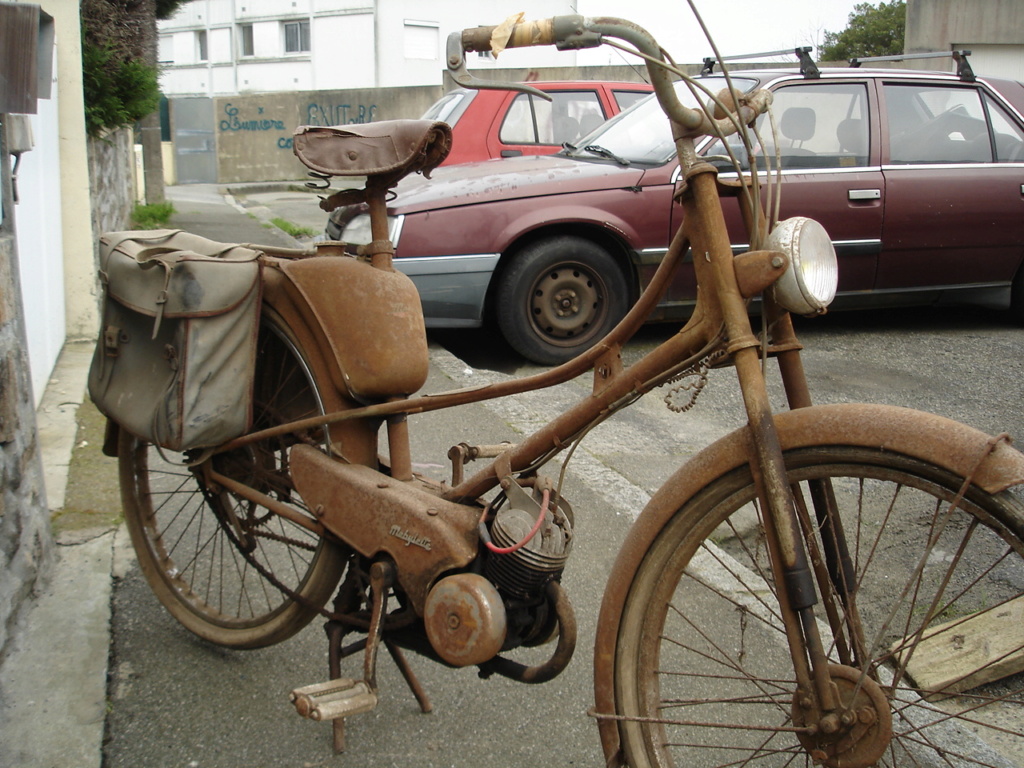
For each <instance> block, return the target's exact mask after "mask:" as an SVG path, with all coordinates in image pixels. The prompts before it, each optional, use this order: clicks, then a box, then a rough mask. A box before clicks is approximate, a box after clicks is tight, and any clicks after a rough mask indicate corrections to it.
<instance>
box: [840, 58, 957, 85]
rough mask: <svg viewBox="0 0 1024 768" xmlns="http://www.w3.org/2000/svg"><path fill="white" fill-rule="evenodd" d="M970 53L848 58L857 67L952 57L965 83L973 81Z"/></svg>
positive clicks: (852, 65) (851, 64)
mask: <svg viewBox="0 0 1024 768" xmlns="http://www.w3.org/2000/svg"><path fill="white" fill-rule="evenodd" d="M970 55H971V52H970V51H969V50H961V51H935V52H932V53H901V54H895V55H893V56H865V57H862V58H855V59H850V66H851V67H859V66H860V65H861V64H864V63H870V62H875V61H905V60H907V59H948V58H952V59H953V61H955V62H956V74H957V77H959V78H960V79H961V80H963V81H964V82H965V83H973V82H974V81H975V79H976V78H975V76H974V70H973V69H971V64H970V62H969V61H967V57H968V56H970Z"/></svg>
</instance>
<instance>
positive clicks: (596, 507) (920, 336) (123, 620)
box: [104, 308, 1024, 768]
mask: <svg viewBox="0 0 1024 768" xmlns="http://www.w3.org/2000/svg"><path fill="white" fill-rule="evenodd" d="M798 330H799V332H800V335H801V338H802V340H803V342H804V343H805V345H806V347H807V350H806V352H805V365H806V367H807V370H808V373H809V377H810V381H811V387H812V392H813V394H814V397H815V400H816V401H817V402H821V403H826V402H857V401H873V402H881V403H889V404H893V405H903V406H910V407H915V408H920V409H923V410H926V411H932V412H935V413H941V414H944V415H947V416H951V417H953V418H956V419H958V420H960V421H964V422H966V423H968V424H971V425H973V426H976V427H978V428H980V429H983V430H985V431H988V432H990V433H999V432H1004V431H1006V432H1009V433H1010V434H1011V435H1024V409H1022V402H1024V397H1022V394H1024V329H1020V328H1016V327H1013V326H1010V325H1007V324H1006V323H1005V322H1004V320H1003V318H1002V317H1001V316H1000V315H998V314H997V313H992V312H987V311H983V310H973V309H972V310H964V309H952V308H947V309H928V310H906V311H898V312H896V311H890V312H878V313H870V314H868V313H857V314H842V313H837V314H835V315H830V316H827V317H825V318H819V319H816V320H813V321H806V322H803V321H801V322H800V324H799V328H798ZM670 332H671V329H670V328H668V327H665V326H653V327H650V328H647V329H645V330H644V331H643V332H642V333H641V335H640V338H638V339H637V340H635V341H634V343H633V344H631V345H630V347H629V348H628V349H627V350H626V358H627V362H628V361H629V360H631V359H633V358H635V357H637V356H639V355H641V354H642V353H643V352H644V351H645V350H646V349H647V348H649V347H651V346H653V345H654V344H656V343H657V342H658V341H659V340H660V339H662V338H664V336H665V335H666V334H667V333H670ZM432 342H433V343H432V347H431V358H432V371H431V378H430V380H429V381H428V383H427V386H426V387H425V390H426V391H441V390H445V389H453V388H457V387H463V386H467V385H472V384H478V383H482V382H484V381H491V380H498V379H501V378H504V377H506V376H510V375H522V374H526V373H530V372H532V371H534V370H537V369H536V368H534V367H532V366H529V365H525V364H523V363H522V362H521V361H520V360H518V359H517V358H516V357H515V355H514V354H513V353H512V352H510V351H509V350H508V349H506V348H505V347H504V345H503V344H502V343H501V341H500V339H498V338H497V336H496V334H494V333H492V332H489V331H486V330H484V331H477V332H465V331H463V332H459V333H445V334H440V333H439V334H433V337H432ZM733 379H734V377H733V376H732V374H731V372H730V371H728V370H724V371H716V372H713V373H712V376H711V381H710V383H709V385H708V387H707V388H706V389H705V391H704V393H703V394H702V395H701V398H700V400H699V401H698V404H697V407H696V408H694V409H693V410H692V411H690V412H688V413H686V414H683V415H679V414H675V413H672V412H670V411H669V410H668V409H667V408H666V407H665V405H664V403H663V402H662V400H661V397H662V395H663V394H664V393H663V392H661V391H656V392H654V393H652V394H650V395H648V396H647V397H645V398H644V399H643V400H642V401H641V402H640V403H638V404H637V405H636V406H634V407H633V408H631V409H629V410H628V411H627V412H625V413H622V414H619V415H617V416H616V417H615V418H614V419H612V420H610V421H609V422H607V423H605V424H602V425H601V426H600V427H599V428H597V429H596V430H594V431H593V432H592V433H591V434H590V435H589V436H588V437H587V439H586V440H585V441H584V443H583V446H582V448H581V450H579V451H577V452H576V454H575V455H574V458H573V461H572V463H571V465H570V471H569V473H568V479H567V486H566V497H567V498H568V499H569V500H570V501H571V502H572V504H573V507H574V509H575V513H576V520H577V540H576V548H575V549H574V552H573V555H572V558H571V559H570V561H569V564H568V567H567V570H566V574H565V577H564V581H563V583H564V585H565V587H566V589H567V591H568V593H569V595H570V596H571V598H572V600H573V603H574V605H575V607H576V612H577V616H578V619H579V625H580V638H579V645H578V650H577V653H576V658H575V659H574V660H573V662H572V664H570V667H569V669H568V670H567V671H566V672H565V673H564V674H563V675H562V676H561V677H559V678H557V679H556V680H554V681H553V682H550V683H547V684H545V685H542V686H524V685H521V684H517V683H512V682H510V681H506V680H503V679H500V678H497V677H495V678H492V679H490V680H486V681H484V680H480V679H478V678H477V676H476V674H475V672H474V671H473V670H469V669H466V670H460V671H452V670H448V669H445V668H442V667H439V666H437V665H434V664H433V663H431V662H429V661H425V660H423V659H420V658H418V657H415V656H412V657H411V661H412V663H413V666H414V669H415V670H416V672H417V674H418V675H419V676H420V678H421V680H422V682H423V684H424V687H425V688H426V690H427V692H428V693H429V694H430V695H431V697H432V699H433V704H434V711H433V713H432V714H429V715H423V714H420V713H419V711H418V709H417V706H416V703H415V701H414V699H413V697H412V696H411V694H410V693H409V692H408V690H407V689H406V688H405V685H404V683H403V682H402V681H401V679H400V677H399V676H398V674H397V672H396V671H395V668H394V666H393V665H392V664H391V663H390V660H389V659H388V658H387V656H386V655H382V657H381V669H380V676H381V691H382V698H381V703H380V704H379V706H378V707H377V709H376V710H375V711H373V712H371V713H367V714H364V715H359V716H356V717H354V718H352V719H351V720H350V721H349V725H348V746H349V751H348V752H347V753H345V754H344V755H342V756H334V755H333V754H332V752H331V749H330V728H329V726H327V725H324V724H318V723H313V722H310V721H306V720H303V719H301V718H299V717H298V716H297V715H296V714H295V712H294V709H293V708H292V707H291V705H290V704H289V703H288V698H287V695H288V691H290V690H291V689H292V688H294V687H297V686H300V685H304V684H308V683H313V682H320V681H322V680H325V679H326V677H327V674H326V673H327V660H326V651H327V646H326V641H325V639H324V636H323V632H322V630H321V628H320V626H319V622H317V621H314V622H313V624H311V625H310V626H309V627H308V628H307V629H306V630H305V631H303V632H302V633H300V634H299V635H298V636H296V637H295V638H293V639H291V640H289V641H287V642H285V643H283V644H281V645H278V646H275V647H272V648H267V649H262V650H258V651H249V652H232V651H226V650H223V649H220V648H217V647H214V646H211V645H209V644H206V643H204V642H201V641H199V640H197V639H195V638H194V637H192V636H191V635H190V634H189V633H188V632H187V631H185V630H184V629H182V628H181V627H180V626H178V625H177V624H176V623H175V621H174V620H173V619H172V618H171V617H170V616H169V615H168V614H167V613H166V612H165V611H163V609H162V608H161V607H160V605H159V604H158V603H157V601H156V599H155V598H154V597H153V596H152V594H151V593H150V591H149V589H148V587H147V586H146V584H145V582H144V580H143V579H142V577H141V575H140V573H139V571H138V569H137V568H133V569H130V570H129V571H128V572H127V574H126V575H125V576H124V577H123V578H121V579H119V580H118V581H117V583H116V585H115V593H114V619H113V645H112V649H111V667H110V698H109V714H108V720H107V740H106V744H105V755H104V758H105V759H104V766H106V768H127V767H128V766H143V765H144V766H149V767H152V768H160V767H162V766H168V767H171V766H175V767H181V768H186V767H187V768H242V767H245V768H249V767H256V766H275V767H276V766H296V767H298V768H307V767H312V766H345V767H346V768H364V767H365V768H371V767H372V768H386V767H387V766H396V767H401V768H412V767H413V766H415V767H416V768H434V767H437V768H440V767H441V766H448V767H452V768H470V767H473V768H475V767H476V766H481V765H493V766H496V767H497V768H506V767H507V768H518V767H520V766H584V765H586V766H599V765H602V764H603V761H602V758H601V755H600V749H599V746H598V742H597V733H596V728H595V726H594V723H593V721H592V720H590V719H589V718H588V717H587V716H586V710H587V709H588V708H589V707H590V706H591V703H592V696H591V683H590V652H591V645H592V641H593V634H594V625H595V621H596V615H597V606H598V604H599V601H600V597H601V593H602V591H603V588H604V584H605V581H606V579H607V574H608V571H609V568H610V565H611V562H612V559H613V558H614V556H615V553H616V551H617V548H618V545H619V542H621V540H622V538H623V536H624V535H625V532H626V530H627V528H628V526H629V524H630V523H631V521H632V519H633V516H634V515H636V514H637V513H638V512H639V510H640V509H641V508H642V507H643V505H644V503H645V502H646V499H647V498H648V496H649V494H650V493H652V492H653V491H654V490H655V489H656V488H657V487H659V485H660V484H661V482H662V481H663V479H664V478H665V477H667V476H668V474H670V473H671V472H672V471H673V470H674V469H675V468H676V467H678V466H679V465H680V464H681V463H682V462H683V461H685V460H686V459H687V458H688V457H690V456H692V455H693V454H695V453H696V452H697V451H699V450H700V448H701V447H703V446H704V445H706V444H708V443H709V442H710V441H711V440H713V439H715V438H717V437H719V436H721V435H722V434H724V433H726V432H728V431H731V430H732V429H734V428H736V427H737V426H738V425H740V424H741V423H742V420H743V418H742V412H741V405H740V400H739V395H738V391H737V388H736V385H735V382H734V380H733ZM588 390H589V381H588V380H587V379H586V377H583V379H581V380H579V381H575V382H569V383H567V384H564V385H562V386H561V387H558V388H556V389H554V390H550V391H546V392H542V393H531V394H527V395H521V396H517V397H515V398H510V399H508V400H506V401H498V402H492V403H486V404H480V405H474V406H467V407H464V408H462V409H459V410H457V411H456V412H454V413H444V414H429V415H421V416H417V417H414V418H412V419H411V420H410V421H411V425H410V429H411V432H412V435H413V449H414V454H413V455H414V461H415V462H416V463H417V469H418V470H420V471H423V472H425V473H428V474H431V475H434V476H436V477H446V476H447V460H446V458H445V457H446V453H447V449H448V447H449V446H451V445H454V444H457V443H459V442H461V441H464V440H465V441H468V442H475V443H496V442H500V441H501V440H505V439H510V440H515V439H517V435H519V434H522V433H524V432H528V431H529V430H530V429H531V428H534V427H535V426H537V425H538V424H540V423H543V422H544V421H545V420H547V419H549V418H551V417H552V416H553V415H555V414H556V413H559V412H560V411H561V410H562V409H563V408H564V407H565V406H566V405H567V404H568V403H570V402H573V401H575V400H576V399H579V398H580V397H585V396H586V394H587V392H588ZM773 392H775V393H776V394H775V397H776V398H778V399H780V398H779V395H778V387H777V386H776V385H774V384H773ZM360 663H361V662H360V661H359V660H358V659H352V660H349V661H348V664H349V665H352V666H351V668H350V667H345V668H344V670H345V671H348V672H350V673H351V674H353V675H357V674H358V673H357V671H356V670H357V669H358V668H359V664H360ZM343 673H344V672H343Z"/></svg>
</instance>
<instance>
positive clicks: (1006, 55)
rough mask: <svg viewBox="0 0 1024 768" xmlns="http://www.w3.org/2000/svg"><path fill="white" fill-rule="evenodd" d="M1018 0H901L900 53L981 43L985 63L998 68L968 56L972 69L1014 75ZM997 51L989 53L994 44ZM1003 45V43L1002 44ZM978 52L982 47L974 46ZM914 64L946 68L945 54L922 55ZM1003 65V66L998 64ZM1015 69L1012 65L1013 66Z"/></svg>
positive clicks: (1023, 26)
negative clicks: (904, 20) (904, 12)
mask: <svg viewBox="0 0 1024 768" xmlns="http://www.w3.org/2000/svg"><path fill="white" fill-rule="evenodd" d="M1022 30H1024V3H1022V2H1021V0H982V1H981V2H979V0H907V31H906V38H905V49H904V50H905V52H906V53H924V52H930V51H949V50H952V49H953V48H971V47H972V46H979V47H982V48H986V49H987V48H989V47H992V49H991V50H985V51H984V55H985V63H986V64H990V63H991V64H994V65H995V66H996V67H998V68H1000V69H1003V70H1004V71H992V69H991V66H987V67H985V68H983V67H981V66H979V65H978V63H977V60H976V59H972V64H973V65H974V69H975V72H977V73H978V74H982V73H984V74H989V75H992V76H999V77H1020V75H1019V74H1017V72H1018V71H1019V69H1018V68H1017V67H1016V66H1014V65H1013V64H1009V66H1007V62H1009V61H1011V60H1012V59H1016V60H1017V61H1018V66H1019V61H1020V60H1021V59H1024V40H1022V37H1021V32H1022ZM996 46H998V47H1000V48H1002V49H1003V50H1002V55H993V54H994V53H995V47H996ZM1004 46H1005V48H1004ZM977 53H978V54H981V53H982V51H978V52H977ZM914 67H915V68H931V69H942V70H949V69H950V68H951V67H950V64H949V61H948V60H930V59H922V60H921V61H920V62H918V61H915V62H914ZM1004 68H1005V69H1004ZM1015 70H1016V71H1015Z"/></svg>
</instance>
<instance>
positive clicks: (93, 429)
mask: <svg viewBox="0 0 1024 768" xmlns="http://www.w3.org/2000/svg"><path fill="white" fill-rule="evenodd" d="M253 192H254V194H256V193H259V194H261V196H262V197H263V198H264V200H263V201H261V205H260V206H258V207H254V208H253V209H252V210H247V209H245V208H243V207H242V206H241V205H240V204H239V203H238V202H237V201H236V199H235V198H234V197H233V196H232V195H231V194H227V193H226V191H225V190H222V189H220V188H218V187H217V186H216V185H212V184H211V185H191V186H182V187H171V188H168V190H167V197H168V199H169V200H170V201H172V202H173V203H174V206H175V208H176V210H177V213H176V214H175V215H174V217H173V218H172V220H171V226H172V227H175V228H180V229H185V230H189V231H193V232H196V233H198V234H201V235H204V236H205V237H209V238H211V239H214V240H220V241H224V242H252V243H267V244H276V245H280V246H285V247H297V246H298V245H299V244H298V242H297V241H296V240H295V239H294V238H292V237H290V236H288V235H286V234H285V233H284V232H282V231H281V230H280V229H278V228H276V227H273V226H271V225H269V224H267V222H269V220H270V218H272V217H273V216H277V215H281V214H278V213H272V212H271V209H270V208H269V207H267V206H266V204H265V203H266V202H268V201H269V202H272V201H273V199H274V197H275V196H278V195H284V196H288V197H291V198H293V199H294V201H295V206H294V207H290V208H289V213H290V214H291V215H293V216H295V215H296V213H297V212H299V211H301V210H303V209H305V208H308V209H309V211H310V212H309V214H308V223H304V222H302V221H300V222H298V224H299V225H300V226H310V227H311V228H312V225H313V224H314V223H315V222H320V225H321V226H322V223H323V221H324V220H325V219H326V214H324V213H323V212H320V211H318V209H317V206H316V198H315V197H314V196H312V195H308V194H306V193H302V192H294V191H288V185H276V186H270V187H268V188H261V189H259V190H253ZM296 217H297V216H296ZM285 218H287V214H286V215H285ZM293 223H294V222H293ZM92 350H93V345H92V343H91V342H69V343H68V344H67V345H65V348H64V350H63V351H62V353H61V356H60V359H59V360H58V362H57V366H56V368H55V370H54V372H53V374H52V376H51V378H50V382H49V385H48V386H47V389H46V392H45V393H44V395H43V398H42V402H41V403H40V406H39V409H38V411H37V422H38V429H39V442H40V450H41V451H42V456H43V464H44V472H45V483H46V492H47V499H48V502H49V506H50V511H51V515H52V516H53V518H54V519H55V521H56V522H55V526H54V528H55V534H56V535H55V539H56V543H57V547H56V552H55V557H54V565H53V569H52V571H51V572H50V573H49V574H48V576H47V578H46V584H45V587H44V591H43V592H42V593H41V594H39V595H38V597H37V599H36V600H35V602H34V603H33V604H32V605H31V606H29V607H28V609H27V610H26V611H24V612H23V614H22V616H21V617H20V619H19V622H18V626H17V628H16V630H15V633H14V634H15V638H14V641H13V642H12V646H13V647H12V649H11V653H10V655H9V656H8V657H7V659H5V660H4V662H3V665H2V666H0V768H8V767H10V768H14V766H18V768H68V767H74V768H99V766H101V765H102V762H103V752H102V750H103V738H104V725H105V719H106V712H107V657H108V652H109V647H110V624H111V594H112V583H113V581H112V580H113V578H115V577H118V576H119V575H122V574H123V573H124V572H125V569H126V568H128V567H130V564H131V562H132V560H133V558H134V555H133V553H132V551H131V544H130V542H129V541H128V536H127V533H126V532H125V531H124V529H123V526H122V525H120V524H119V520H120V507H119V504H118V501H117V487H116V486H117V469H116V462H114V460H113V459H109V458H107V457H103V456H102V455H101V453H100V451H99V446H100V445H101V444H102V441H103V433H102V424H103V421H102V418H100V417H99V416H98V414H97V413H96V412H95V409H93V408H92V407H91V405H89V404H88V403H86V406H85V407H82V406H83V400H85V390H86V379H87V375H88V369H89V363H90V361H91V359H92ZM71 478H75V479H74V480H71ZM69 480H70V482H69Z"/></svg>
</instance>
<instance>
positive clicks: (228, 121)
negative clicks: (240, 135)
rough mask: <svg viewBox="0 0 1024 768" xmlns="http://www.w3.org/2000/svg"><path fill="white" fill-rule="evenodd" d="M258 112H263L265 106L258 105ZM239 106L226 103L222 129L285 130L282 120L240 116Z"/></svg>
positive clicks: (259, 113) (221, 123) (221, 124)
mask: <svg viewBox="0 0 1024 768" xmlns="http://www.w3.org/2000/svg"><path fill="white" fill-rule="evenodd" d="M256 109H257V114H258V115H262V114H263V107H257V108H256ZM238 112H239V109H238V107H235V106H232V104H231V103H230V102H228V103H227V104H225V105H224V114H225V115H226V117H225V118H224V119H222V120H221V121H220V129H221V131H283V130H284V123H283V122H282V121H281V120H272V119H269V118H264V117H257V118H256V119H255V120H251V119H248V120H247V119H244V118H241V117H239V116H238Z"/></svg>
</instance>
